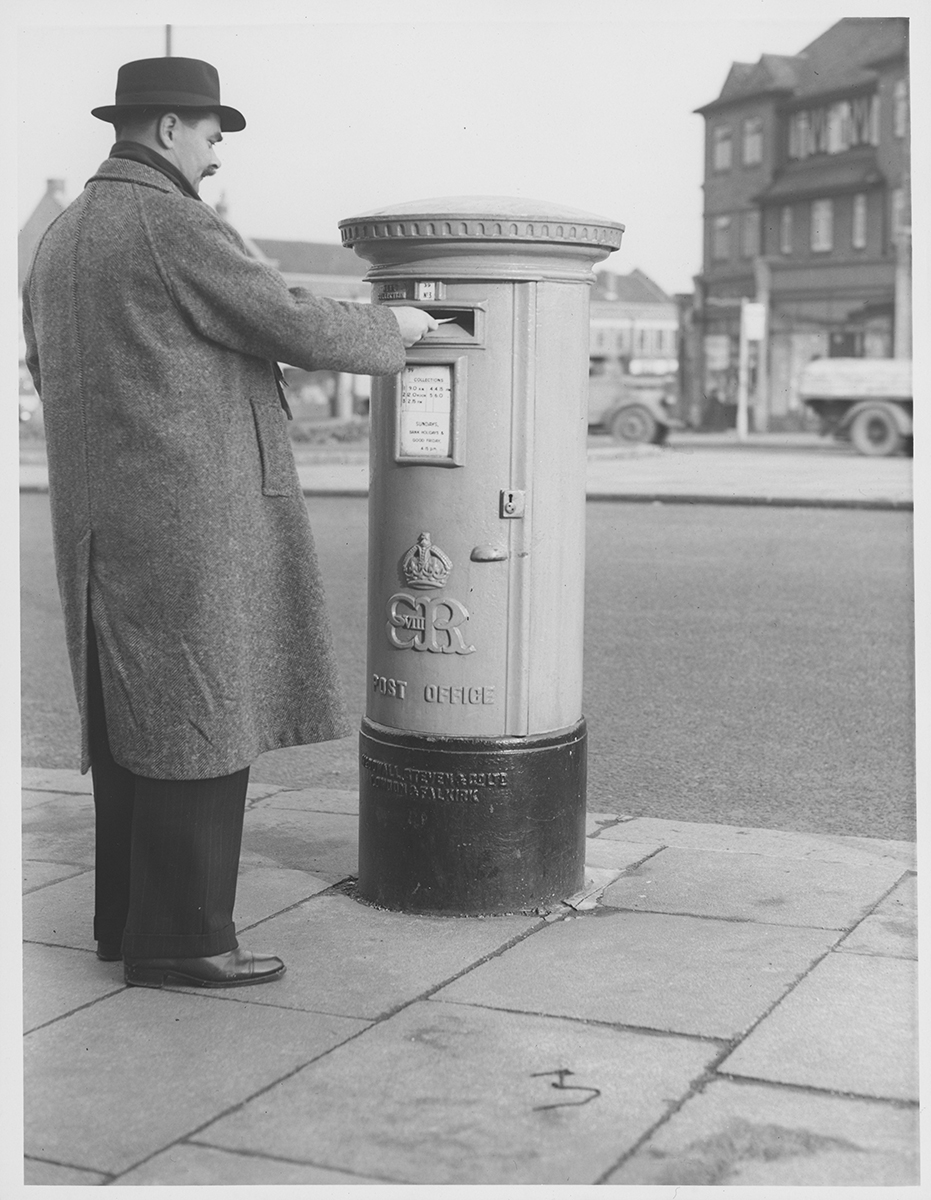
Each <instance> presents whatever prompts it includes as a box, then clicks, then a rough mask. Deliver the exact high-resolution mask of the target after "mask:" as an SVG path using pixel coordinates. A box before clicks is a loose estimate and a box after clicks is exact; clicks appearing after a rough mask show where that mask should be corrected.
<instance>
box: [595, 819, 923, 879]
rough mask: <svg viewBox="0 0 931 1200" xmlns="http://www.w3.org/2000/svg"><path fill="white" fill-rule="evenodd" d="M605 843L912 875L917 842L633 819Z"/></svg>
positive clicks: (610, 832) (604, 832)
mask: <svg viewBox="0 0 931 1200" xmlns="http://www.w3.org/2000/svg"><path fill="white" fill-rule="evenodd" d="M605 839H607V840H609V841H610V840H616V841H622V842H650V843H659V844H660V845H663V846H677V847H680V848H683V849H694V850H718V851H722V852H723V851H734V852H736V853H738V854H763V855H771V856H772V857H774V858H792V859H797V858H810V859H813V860H815V861H816V862H834V863H845V864H847V865H849V866H861V865H862V866H867V865H869V864H870V863H873V862H875V861H876V860H877V859H890V860H892V861H894V862H897V863H900V864H901V865H902V866H903V867H904V868H905V869H907V870H914V868H915V858H916V846H915V843H914V842H895V841H883V840H881V839H879V838H860V837H844V836H841V835H839V834H837V835H833V834H811V833H795V832H793V831H791V830H782V829H754V828H752V827H750V826H742V825H709V824H706V823H703V822H699V821H665V820H660V819H659V818H657V817H635V818H634V819H633V820H631V821H624V822H622V823H621V824H620V825H615V826H613V827H611V828H609V829H604V830H602V832H601V833H599V835H598V840H599V841H601V840H605Z"/></svg>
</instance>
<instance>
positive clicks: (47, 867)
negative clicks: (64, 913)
mask: <svg viewBox="0 0 931 1200" xmlns="http://www.w3.org/2000/svg"><path fill="white" fill-rule="evenodd" d="M86 869H87V868H86V867H80V866H75V865H74V864H73V863H59V862H33V861H32V860H31V859H27V861H26V862H24V863H23V895H26V893H27V892H36V891H38V890H39V888H44V887H48V885H49V884H50V883H57V882H58V881H59V880H60V879H69V878H70V877H71V876H72V875H80V874H81V872H82V871H85V870H86Z"/></svg>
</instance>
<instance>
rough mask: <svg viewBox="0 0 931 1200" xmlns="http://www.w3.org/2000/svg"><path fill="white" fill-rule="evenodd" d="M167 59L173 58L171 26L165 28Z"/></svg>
mask: <svg viewBox="0 0 931 1200" xmlns="http://www.w3.org/2000/svg"><path fill="white" fill-rule="evenodd" d="M165 57H166V58H171V26H170V25H166V26H165Z"/></svg>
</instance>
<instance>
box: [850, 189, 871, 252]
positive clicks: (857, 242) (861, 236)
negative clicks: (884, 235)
mask: <svg viewBox="0 0 931 1200" xmlns="http://www.w3.org/2000/svg"><path fill="white" fill-rule="evenodd" d="M868 212H869V202H868V200H867V196H866V192H857V193H856V195H855V196H854V198H853V205H852V207H851V217H850V245H851V247H852V248H853V249H854V250H865V249H866V232H867V214H868Z"/></svg>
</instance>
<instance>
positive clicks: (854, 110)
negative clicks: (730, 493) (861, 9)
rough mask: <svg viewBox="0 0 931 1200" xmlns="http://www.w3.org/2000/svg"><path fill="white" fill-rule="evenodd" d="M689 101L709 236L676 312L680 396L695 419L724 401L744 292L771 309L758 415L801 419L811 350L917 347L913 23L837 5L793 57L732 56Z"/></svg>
mask: <svg viewBox="0 0 931 1200" xmlns="http://www.w3.org/2000/svg"><path fill="white" fill-rule="evenodd" d="M696 111H697V112H698V113H700V114H701V115H702V116H703V117H704V119H705V177H704V217H703V220H704V246H703V268H702V273H701V274H700V275H699V276H697V277H696V280H695V284H696V288H695V295H694V298H693V301H692V305H691V307H689V306H686V309H685V311H683V313H682V317H683V320H682V326H683V330H682V338H683V343H682V347H681V350H682V353H683V354H684V355H685V356H686V358H687V361H688V370H687V371H686V372H684V381H685V384H686V387H687V395H686V396H685V397H684V401H685V407H686V409H687V410H688V411H689V413H690V414H691V419H692V421H693V423H696V424H697V423H702V424H705V425H708V424H711V423H713V421H714V416H713V414H714V413H715V412H718V413H720V412H721V407H720V406H721V404H723V405H724V406H725V411H726V410H727V409H728V408H730V411H731V413H733V411H734V410H733V408H732V407H731V406H733V405H735V404H736V390H737V352H738V338H739V323H740V302H741V297H746V298H749V299H752V300H755V301H757V302H759V303H762V304H763V305H764V306H765V309H766V317H767V319H766V324H765V332H764V336H763V339H762V341H760V342H753V343H751V351H752V357H751V363H750V378H751V388H750V392H751V397H750V398H751V411H752V423H751V428H755V429H757V430H765V429H791V428H800V427H803V426H804V424H805V422H806V418H805V414H804V411H803V409H802V407H801V405H800V403H799V400H798V392H797V380H798V375H799V372H800V371H801V368H802V367H803V366H804V364H805V363H806V362H808V361H810V360H811V359H812V358H816V357H823V356H837V357H859V356H867V357H889V356H892V355H902V356H908V355H910V201H909V101H908V20H907V19H906V18H901V17H890V18H885V17H882V18H846V19H844V20H842V21H838V22H837V24H836V25H833V26H832V27H831V28H830V29H828V30H827V31H826V32H825V33H823V34H822V35H821V36H820V37H818V38H816V39H815V41H813V42H812V43H811V44H810V45H809V46H806V47H805V49H804V50H802V51H800V52H799V53H798V54H796V55H774V54H764V55H762V57H761V58H760V60H759V62H757V63H734V64H733V65H732V66H731V69H730V71H729V73H728V76H727V79H726V80H725V82H724V86H723V88H722V89H721V93H720V95H719V96H718V97H717V98H716V99H715V100H712V101H711V102H710V103H708V104H705V105H703V106H702V107H701V108H699V109H697V110H696ZM730 423H733V421H732V420H731V421H730Z"/></svg>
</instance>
